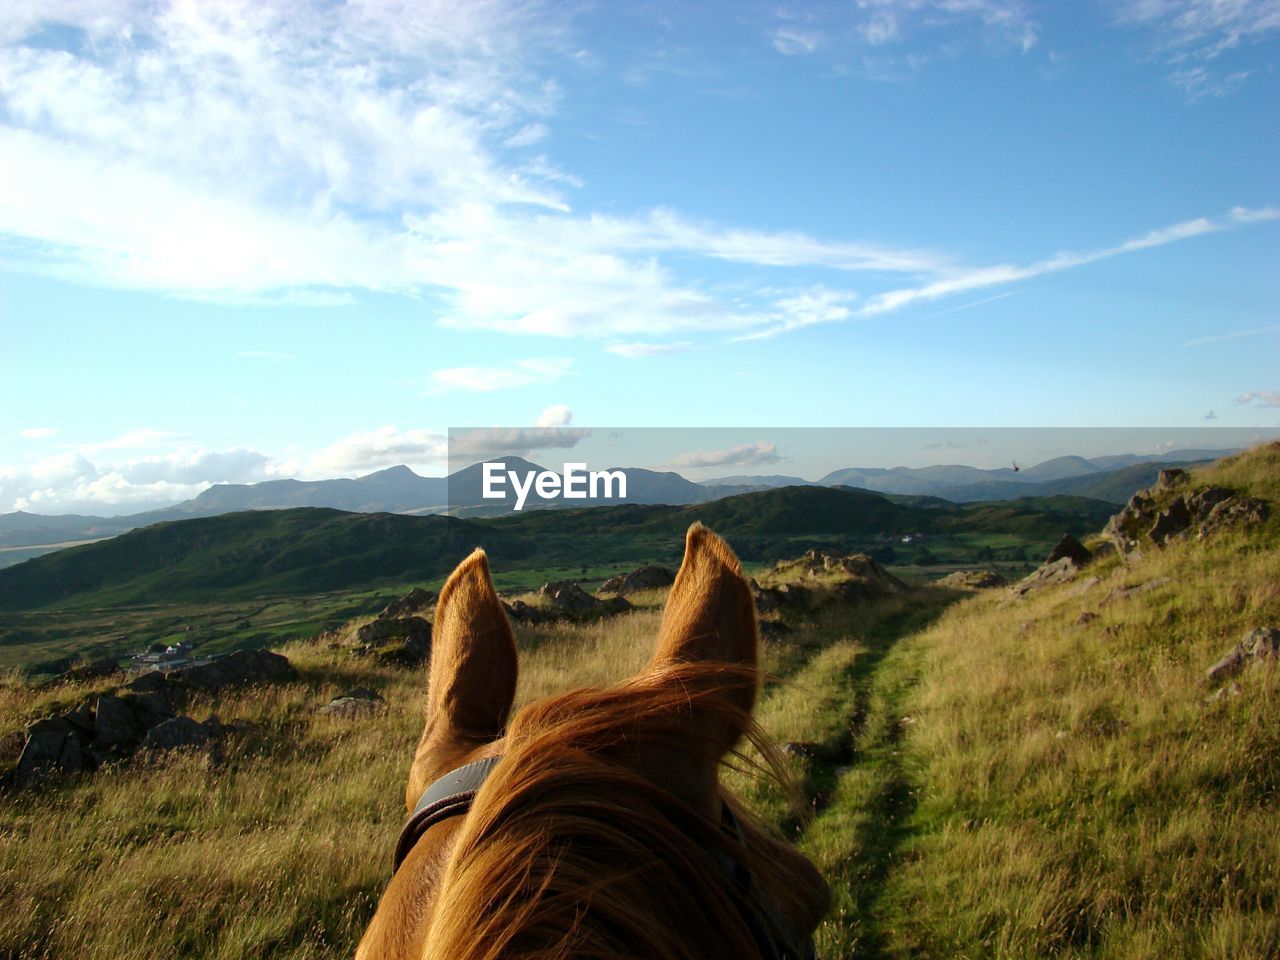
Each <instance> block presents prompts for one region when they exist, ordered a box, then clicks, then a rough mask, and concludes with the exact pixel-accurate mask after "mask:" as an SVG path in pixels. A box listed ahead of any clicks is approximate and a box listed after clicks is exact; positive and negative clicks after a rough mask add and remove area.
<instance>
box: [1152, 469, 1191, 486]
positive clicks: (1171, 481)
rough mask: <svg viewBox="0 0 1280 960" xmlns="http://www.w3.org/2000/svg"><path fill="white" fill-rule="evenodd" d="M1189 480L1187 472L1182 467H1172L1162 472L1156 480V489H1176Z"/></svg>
mask: <svg viewBox="0 0 1280 960" xmlns="http://www.w3.org/2000/svg"><path fill="white" fill-rule="evenodd" d="M1187 480H1188V476H1187V471H1185V470H1183V469H1181V468H1180V467H1170V468H1169V469H1167V470H1161V471H1160V475H1159V476H1158V477H1157V478H1156V489H1157V490H1172V489H1173V488H1174V487H1180V486H1182V485H1183V484H1184V483H1186V482H1187Z"/></svg>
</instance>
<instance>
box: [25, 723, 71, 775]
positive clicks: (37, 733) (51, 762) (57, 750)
mask: <svg viewBox="0 0 1280 960" xmlns="http://www.w3.org/2000/svg"><path fill="white" fill-rule="evenodd" d="M84 763H85V758H84V751H83V749H82V748H81V745H80V736H79V735H78V734H77V733H76V728H75V727H74V726H73V725H72V724H71V723H70V722H68V721H66V720H64V719H62V718H61V717H46V718H45V719H43V720H37V721H36V722H35V723H33V724H31V725H30V726H29V727H27V742H26V744H25V745H24V746H23V748H22V755H21V756H20V757H18V768H17V777H18V782H19V783H24V784H26V783H31V782H33V781H34V780H36V779H37V778H39V777H40V776H42V775H44V774H47V773H51V772H53V771H55V770H56V771H61V772H62V773H77V772H79V771H80V770H83V769H84Z"/></svg>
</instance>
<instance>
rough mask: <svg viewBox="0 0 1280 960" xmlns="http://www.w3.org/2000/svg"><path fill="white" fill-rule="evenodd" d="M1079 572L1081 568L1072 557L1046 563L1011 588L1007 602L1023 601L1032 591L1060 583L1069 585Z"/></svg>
mask: <svg viewBox="0 0 1280 960" xmlns="http://www.w3.org/2000/svg"><path fill="white" fill-rule="evenodd" d="M1079 570H1080V568H1079V566H1077V565H1076V563H1075V561H1074V560H1072V559H1071V558H1070V557H1062V558H1061V559H1059V560H1055V561H1054V562H1053V563H1046V564H1045V565H1044V566H1042V567H1039V568H1038V569H1036V570H1035V571H1034V572H1032V573H1029V574H1027V575H1026V576H1025V577H1023V578H1022V579H1021V580H1019V581H1018V582H1017V583H1015V584H1014V585H1013V586H1012V587H1010V588H1009V595H1008V597H1007V598H1006V602H1007V601H1009V600H1021V599H1022V598H1023V597H1025V596H1026V595H1027V594H1029V593H1031V592H1032V591H1035V590H1041V589H1043V588H1044V587H1049V586H1053V585H1055V584H1059V583H1069V582H1071V581H1072V580H1074V579H1075V576H1076V574H1077V573H1078V572H1079Z"/></svg>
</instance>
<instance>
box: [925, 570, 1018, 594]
mask: <svg viewBox="0 0 1280 960" xmlns="http://www.w3.org/2000/svg"><path fill="white" fill-rule="evenodd" d="M936 582H937V584H938V586H940V587H949V588H951V589H953V590H988V589H990V588H992V587H1003V586H1004V585H1005V584H1006V583H1008V581H1007V580H1005V578H1004V577H1002V576H1000V574H998V573H996V572H995V571H994V570H957V571H956V572H955V573H949V574H947V575H946V576H945V577H943V578H942V579H940V580H938V581H936Z"/></svg>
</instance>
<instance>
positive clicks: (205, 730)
mask: <svg viewBox="0 0 1280 960" xmlns="http://www.w3.org/2000/svg"><path fill="white" fill-rule="evenodd" d="M220 727H221V724H219V723H218V721H217V720H216V719H215V720H210V721H209V722H208V723H197V722H196V721H195V720H193V719H192V718H191V717H187V716H182V717H171V718H169V719H168V720H166V721H164V723H161V724H157V725H156V726H154V727H152V728H151V729H150V730H148V731H147V735H146V737H145V738H144V739H143V741H142V745H143V746H144V747H148V748H150V749H152V750H174V749H177V748H178V747H199V746H203V745H204V744H206V743H208V742H209V740H210V739H211V738H212V737H214V736H215V735H216V734H217V733H218V732H219V730H220Z"/></svg>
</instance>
